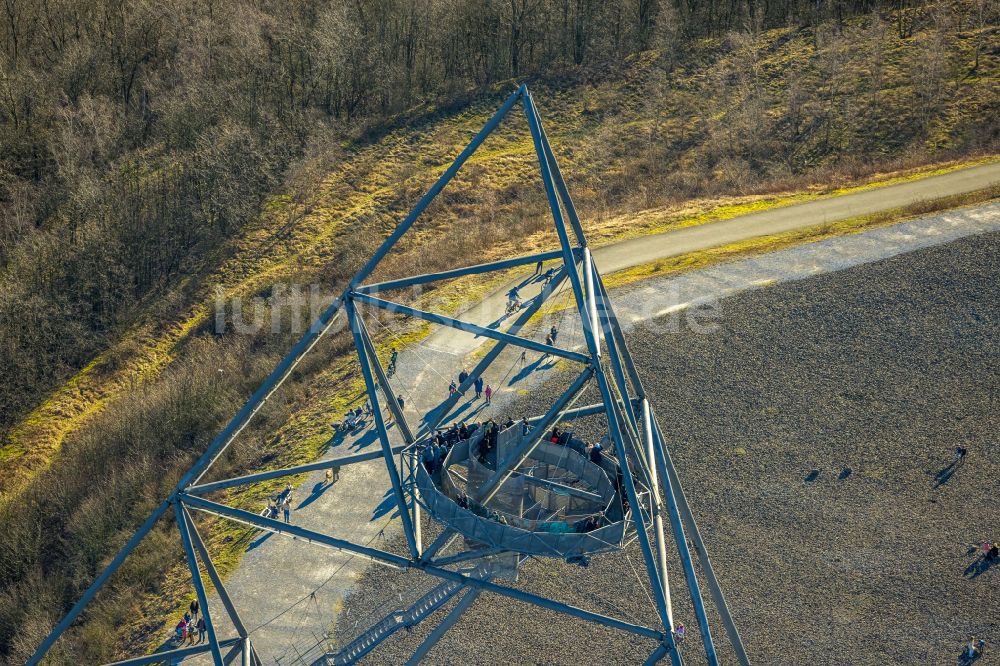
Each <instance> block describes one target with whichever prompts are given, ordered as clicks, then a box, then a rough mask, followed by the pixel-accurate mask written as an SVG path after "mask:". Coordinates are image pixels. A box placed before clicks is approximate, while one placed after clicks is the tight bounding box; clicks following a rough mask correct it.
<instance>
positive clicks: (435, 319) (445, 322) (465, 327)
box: [353, 293, 590, 363]
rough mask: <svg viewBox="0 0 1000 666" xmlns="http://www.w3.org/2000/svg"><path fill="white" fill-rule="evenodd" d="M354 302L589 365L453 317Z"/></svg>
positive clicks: (368, 299)
mask: <svg viewBox="0 0 1000 666" xmlns="http://www.w3.org/2000/svg"><path fill="white" fill-rule="evenodd" d="M353 297H354V300H356V301H359V302H361V303H367V304H368V305H372V306H375V307H377V308H380V309H382V310H387V311H389V312H398V313H399V314H404V315H407V316H410V317H416V318H417V319H423V320H424V321H429V322H431V323H432V324H439V325H441V326H450V327H451V328H455V329H458V330H459V331H465V332H466V333H473V334H475V335H479V336H482V337H484V338H492V339H494V340H502V341H504V342H507V343H508V344H512V345H515V346H518V347H524V348H525V349H531V350H532V351H537V352H541V353H543V354H551V355H553V356H561V357H562V358H567V359H569V360H571V361H576V362H577V363H590V359H589V358H588V357H587V356H585V355H584V354H578V353H577V352H573V351H569V350H566V349H560V348H559V347H553V346H551V345H546V344H543V343H541V342H535V341H534V340H529V339H528V338H521V337H518V336H516V335H511V334H510V333H504V332H503V331H498V330H496V329H493V328H487V327H485V326H480V325H479V324H472V323H470V322H467V321H462V320H461V319H454V318H453V317H446V316H445V315H441V314H438V313H436V312H425V311H424V310H418V309H416V308H411V307H409V306H406V305H402V304H400V303H394V302H392V301H385V300H382V299H381V298H375V297H374V296H369V295H368V294H359V293H355V294H353Z"/></svg>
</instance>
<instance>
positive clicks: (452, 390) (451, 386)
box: [448, 380, 458, 395]
mask: <svg viewBox="0 0 1000 666" xmlns="http://www.w3.org/2000/svg"><path fill="white" fill-rule="evenodd" d="M457 392H458V387H457V386H455V382H454V380H452V382H451V384H448V395H455V393H457Z"/></svg>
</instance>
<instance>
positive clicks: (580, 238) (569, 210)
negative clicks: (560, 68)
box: [534, 109, 587, 247]
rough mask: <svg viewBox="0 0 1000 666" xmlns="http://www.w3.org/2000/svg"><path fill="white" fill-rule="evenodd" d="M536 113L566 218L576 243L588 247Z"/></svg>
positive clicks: (536, 112)
mask: <svg viewBox="0 0 1000 666" xmlns="http://www.w3.org/2000/svg"><path fill="white" fill-rule="evenodd" d="M534 112H535V119H536V120H537V122H538V132H539V134H540V135H541V143H542V150H543V151H544V152H545V159H546V161H548V163H549V171H550V172H551V173H552V180H553V181H554V182H555V186H556V190H557V191H558V192H559V198H560V199H561V200H562V203H563V206H564V207H565V208H566V217H568V218H569V223H570V226H571V227H573V233H574V234H575V235H576V242H577V243H578V244H579V245H580V246H581V247H586V246H587V237H586V236H585V235H584V233H583V225H581V224H580V218H579V217H578V216H577V214H576V206H574V205H573V198H572V197H571V196H570V195H569V188H567V187H566V181H564V180H563V177H562V172H561V171H560V170H559V162H557V161H556V156H555V154H554V153H553V152H552V147H551V146H549V138H548V136H547V135H546V134H545V126H544V125H543V124H542V117H541V114H539V113H538V109H534Z"/></svg>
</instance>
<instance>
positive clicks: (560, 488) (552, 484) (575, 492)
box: [516, 472, 604, 504]
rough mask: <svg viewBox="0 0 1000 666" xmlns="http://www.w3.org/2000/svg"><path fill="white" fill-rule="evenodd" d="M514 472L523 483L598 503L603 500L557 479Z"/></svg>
mask: <svg viewBox="0 0 1000 666" xmlns="http://www.w3.org/2000/svg"><path fill="white" fill-rule="evenodd" d="M516 474H517V476H518V477H519V478H521V479H523V480H524V482H525V483H531V484H534V485H536V486H543V487H545V488H548V489H549V490H554V491H556V492H557V493H563V494H566V495H572V496H574V497H579V498H580V499H585V500H590V501H591V502H596V503H598V504H601V503H603V502H604V498H603V497H601V496H600V495H598V494H597V493H592V492H588V491H586V490H581V489H580V488H574V487H573V486H567V485H566V484H564V483H558V482H557V481H550V480H549V479H542V478H539V477H537V476H531V475H530V474H523V473H521V472H517V473H516Z"/></svg>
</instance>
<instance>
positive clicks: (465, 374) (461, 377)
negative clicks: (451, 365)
mask: <svg viewBox="0 0 1000 666" xmlns="http://www.w3.org/2000/svg"><path fill="white" fill-rule="evenodd" d="M468 379H469V371H468V370H466V369H465V368H462V372H460V373H458V385H459V386H460V387H461V386H462V385H463V384H465V382H466V381H468Z"/></svg>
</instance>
